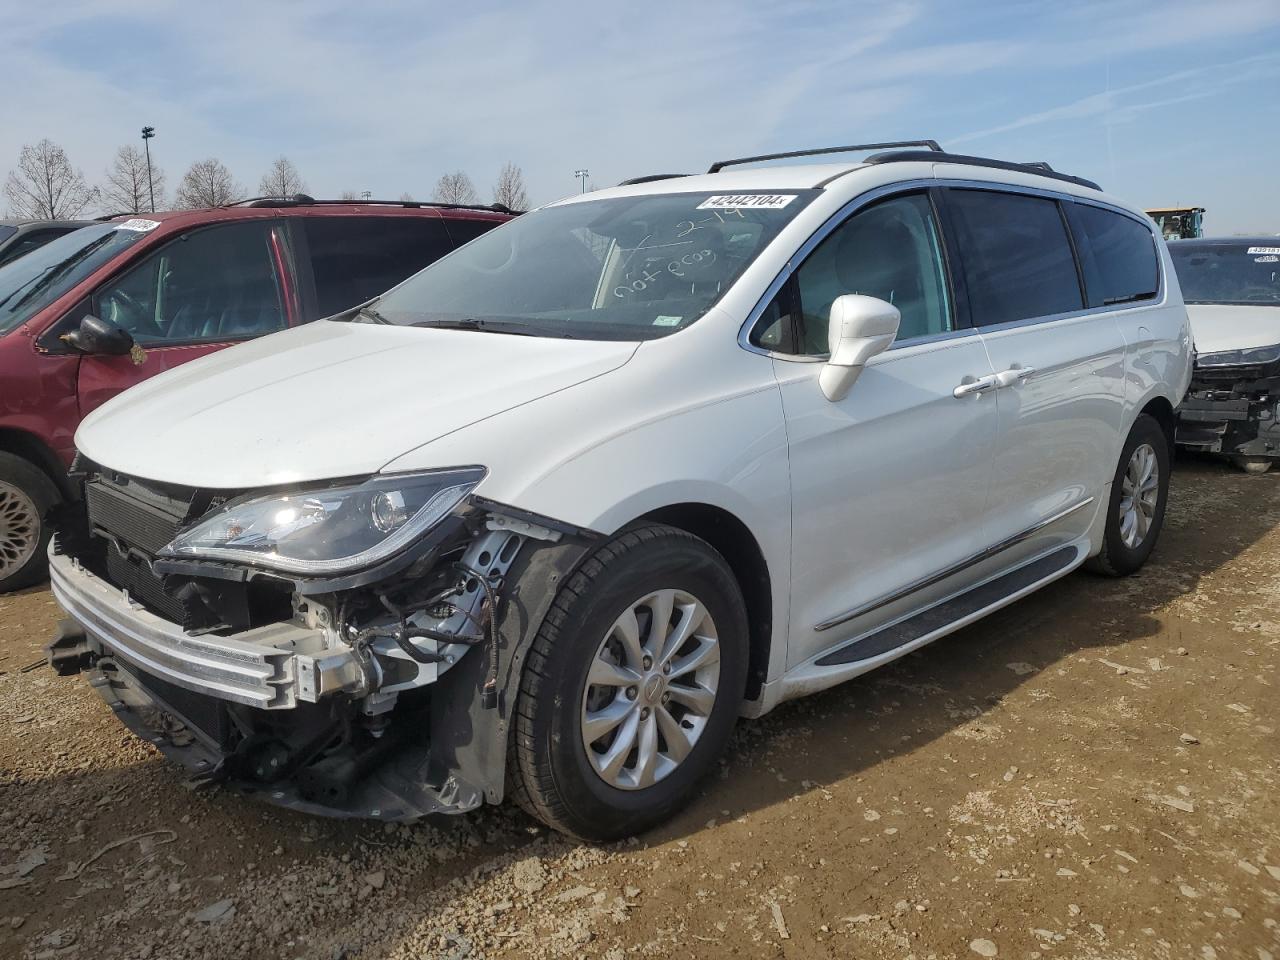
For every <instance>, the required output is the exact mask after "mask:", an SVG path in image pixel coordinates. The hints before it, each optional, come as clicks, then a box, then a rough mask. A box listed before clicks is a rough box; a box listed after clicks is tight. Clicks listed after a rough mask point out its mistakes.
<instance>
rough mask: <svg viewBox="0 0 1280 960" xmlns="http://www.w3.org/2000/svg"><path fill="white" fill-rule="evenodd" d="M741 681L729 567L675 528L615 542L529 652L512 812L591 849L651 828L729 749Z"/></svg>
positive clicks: (735, 592)
mask: <svg viewBox="0 0 1280 960" xmlns="http://www.w3.org/2000/svg"><path fill="white" fill-rule="evenodd" d="M746 673H747V622H746V613H745V607H744V604H743V601H742V595H741V593H740V591H739V589H738V584H737V581H736V580H735V579H734V577H733V574H732V573H731V572H730V570H729V567H728V565H727V564H726V563H725V561H724V559H723V558H722V557H721V556H720V555H719V554H718V553H717V552H716V551H715V550H713V549H712V548H711V547H710V546H709V545H708V544H707V543H705V542H704V541H702V540H700V539H698V538H697V537H695V536H693V535H691V534H689V533H686V532H684V531H682V530H678V529H675V528H673V527H667V526H661V525H652V526H645V527H640V528H637V529H634V530H629V531H627V532H625V533H623V534H621V535H619V536H618V537H617V538H615V539H614V540H612V541H610V542H609V543H608V544H606V545H605V546H603V547H601V548H600V549H599V550H598V551H596V553H595V554H594V555H593V556H592V557H590V558H589V559H588V560H587V561H585V562H584V563H583V565H582V567H581V568H580V569H579V570H578V572H577V573H575V574H574V575H573V576H572V577H571V578H570V579H569V581H568V582H567V583H566V584H565V585H564V586H563V587H562V588H561V589H560V592H559V594H557V596H556V600H555V602H554V604H553V605H552V607H551V610H550V611H549V612H548V614H547V617H546V619H545V621H544V622H543V624H542V627H541V629H540V630H539V632H538V635H537V637H536V638H535V640H534V644H533V648H532V649H531V650H530V652H529V659H528V661H527V663H526V664H525V668H524V672H523V674H522V677H521V682H520V691H519V694H518V697H517V700H516V716H515V738H514V743H513V745H512V751H511V757H510V761H511V762H510V768H509V772H510V778H511V784H512V792H513V794H514V796H515V798H516V800H517V801H518V802H519V803H520V804H521V805H522V806H523V807H524V808H525V809H526V810H528V811H529V812H530V813H532V814H533V815H534V816H536V817H537V818H538V819H540V820H542V821H543V822H544V823H546V824H548V825H549V826H551V827H554V828H555V829H557V830H560V831H562V832H564V833H568V834H572V835H574V836H577V837H581V838H583V839H587V840H611V839H616V838H618V837H623V836H628V835H630V834H634V833H639V832H641V831H643V830H647V829H649V828H650V827H653V826H655V825H656V824H658V823H660V822H662V821H663V820H665V819H667V818H668V817H669V816H671V815H672V814H673V813H674V812H675V811H677V810H678V809H679V808H680V807H682V806H683V805H684V804H685V803H686V802H687V801H688V799H689V797H690V795H691V794H692V792H693V790H694V789H695V788H696V786H697V784H698V782H699V781H700V780H701V779H702V777H703V776H704V775H705V774H706V773H707V771H708V770H709V769H710V768H711V765H712V764H713V763H714V762H715V760H716V759H717V758H718V757H719V756H720V754H721V752H722V751H723V749H724V746H725V742H726V741H727V739H728V736H729V733H730V731H731V730H732V728H733V724H734V721H735V720H736V718H737V714H738V708H739V706H740V705H741V702H742V696H743V692H744V689H745V686H746Z"/></svg>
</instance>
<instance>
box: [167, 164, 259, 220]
mask: <svg viewBox="0 0 1280 960" xmlns="http://www.w3.org/2000/svg"><path fill="white" fill-rule="evenodd" d="M243 197H244V187H242V186H240V184H238V183H236V181H235V177H233V176H231V171H230V170H228V169H227V168H226V166H224V165H223V163H222V161H221V160H217V159H214V158H213V157H210V158H209V159H208V160H197V161H196V162H195V163H193V164H192V165H191V167H190V168H189V169H188V170H187V172H186V173H184V174H183V175H182V182H181V183H179V184H178V192H177V193H176V194H175V195H174V205H175V206H177V207H179V208H181V209H184V210H197V209H199V208H200V207H219V206H222V205H223V204H227V203H234V202H235V201H236V200H240V199H242V198H243Z"/></svg>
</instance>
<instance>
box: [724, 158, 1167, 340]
mask: <svg viewBox="0 0 1280 960" xmlns="http://www.w3.org/2000/svg"><path fill="white" fill-rule="evenodd" d="M859 169H862V168H861V167H855V168H853V169H851V170H847V171H845V173H846V174H848V173H853V172H855V171H856V170H859ZM930 187H957V188H960V189H971V190H994V191H1000V192H1004V193H1022V194H1028V195H1030V196H1037V197H1045V198H1047V199H1050V200H1059V201H1063V202H1071V203H1080V204H1085V205H1087V206H1091V207H1100V208H1102V209H1103V210H1109V211H1111V212H1112V213H1117V214H1120V215H1122V216H1125V217H1128V218H1129V219H1130V220H1133V221H1134V222H1136V223H1140V224H1142V226H1144V227H1146V228H1147V230H1148V231H1152V225H1151V224H1150V223H1148V222H1147V221H1146V220H1144V219H1142V218H1139V217H1138V216H1137V215H1135V214H1134V213H1133V211H1131V210H1126V209H1124V208H1123V207H1117V206H1115V205H1114V204H1111V203H1108V202H1107V201H1106V200H1103V199H1095V198H1093V197H1080V196H1076V195H1075V194H1073V193H1064V192H1060V191H1056V190H1046V189H1043V188H1041V187H1031V186H1026V185H1024V184H1019V183H1000V182H998V181H994V180H992V181H988V180H965V179H957V178H954V177H937V178H932V177H918V178H915V179H911V180H902V181H900V182H898V183H888V184H882V185H881V186H879V187H875V188H873V189H871V190H868V191H866V192H865V193H861V194H859V195H858V196H856V197H854V198H853V199H852V200H850V201H849V202H848V203H846V204H845V205H844V206H842V207H841V208H840V209H839V210H837V211H836V212H835V213H833V214H832V215H831V216H830V217H828V218H827V220H826V221H825V222H824V223H823V224H822V226H820V227H818V229H817V230H815V231H814V232H813V233H812V234H811V235H810V236H809V239H808V240H806V241H805V242H804V243H803V244H801V245H800V247H799V248H798V249H797V250H796V252H795V253H794V254H792V255H791V258H790V259H789V260H788V261H787V263H786V265H785V266H784V267H783V268H782V270H780V271H779V273H778V275H777V276H776V277H774V279H773V282H772V283H771V284H769V286H768V288H767V289H766V290H765V292H764V295H763V296H762V297H761V298H760V299H759V301H757V303H756V305H755V307H754V308H752V310H751V312H750V313H749V314H747V319H746V321H745V322H744V323H743V324H742V326H741V327H739V328H738V346H740V347H742V349H744V350H747V351H749V352H751V353H758V354H761V355H763V356H766V357H772V358H774V359H777V360H787V361H790V362H792V363H813V362H815V361H820V362H825V361H826V357H814V356H806V355H801V354H795V353H781V352H779V351H776V350H769V349H767V348H765V347H759V346H756V345H755V344H753V343H752V342H751V332H752V331H753V330H754V329H755V326H756V323H757V322H759V320H760V316H761V315H762V314H763V313H764V312H765V310H767V309H768V307H769V304H770V303H772V302H773V298H774V297H776V296H777V295H778V291H779V290H781V289H782V287H783V284H785V283H786V282H787V281H788V280H790V279H791V274H792V273H794V272H795V271H796V269H797V268H798V267H799V266H800V264H801V263H803V262H804V260H805V258H806V257H808V256H809V254H810V253H812V252H813V249H814V248H815V247H816V246H818V244H820V243H821V242H822V241H823V240H825V239H826V238H827V236H828V235H830V234H831V233H832V232H834V231H835V230H836V228H837V227H839V226H840V225H841V224H843V223H844V222H845V220H847V219H848V218H849V217H851V216H852V215H853V214H854V213H856V212H857V211H858V210H860V209H861V208H862V207H865V206H868V205H869V204H872V203H874V202H875V201H877V200H882V199H884V198H885V197H889V196H892V195H894V194H898V193H911V192H914V191H917V190H922V189H928V188H930ZM1152 236H1153V237H1154V236H1155V233H1154V232H1153V231H1152ZM1156 249H1157V256H1156V270H1157V272H1158V273H1159V289H1158V290H1157V292H1156V295H1155V296H1154V297H1152V298H1150V299H1147V300H1136V301H1134V302H1132V303H1116V304H1110V305H1104V306H1101V307H1084V308H1083V309H1080V310H1073V311H1071V312H1070V313H1061V314H1054V315H1052V316H1047V317H1029V318H1027V319H1024V320H1013V321H1010V322H1009V323H1003V324H999V325H995V326H988V327H957V328H956V329H954V330H947V331H943V332H942V333H936V334H932V335H928V336H923V337H913V338H911V339H910V340H902V341H898V342H896V343H893V344H890V346H889V349H888V350H886V351H885V353H892V352H893V351H894V350H897V349H899V348H901V347H907V346H914V345H916V344H920V343H929V342H931V341H933V340H944V339H950V338H951V337H954V336H957V335H970V334H974V333H977V332H978V330H981V331H982V332H983V333H991V332H995V331H998V330H1007V329H1013V328H1016V327H1023V326H1030V325H1033V324H1038V323H1051V322H1054V321H1057V320H1065V319H1068V318H1075V317H1087V316H1092V315H1095V314H1101V313H1118V312H1121V311H1125V310H1140V309H1143V308H1150V307H1162V306H1165V305H1166V301H1167V300H1168V292H1169V291H1168V285H1167V283H1166V282H1165V279H1166V278H1165V269H1164V259H1163V258H1162V257H1161V256H1160V255H1159V246H1157V248H1156Z"/></svg>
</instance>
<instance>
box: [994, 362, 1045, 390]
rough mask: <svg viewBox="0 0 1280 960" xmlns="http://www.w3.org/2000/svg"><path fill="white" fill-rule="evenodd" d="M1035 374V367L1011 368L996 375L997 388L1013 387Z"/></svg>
mask: <svg viewBox="0 0 1280 960" xmlns="http://www.w3.org/2000/svg"><path fill="white" fill-rule="evenodd" d="M1035 372H1036V368H1035V367H1010V368H1009V369H1008V370H1001V371H1000V372H999V373H997V374H996V375H995V381H996V386H997V387H1000V388H1004V387H1012V386H1013V385H1014V384H1015V383H1018V382H1019V381H1020V380H1026V379H1027V378H1028V377H1030V376H1031V375H1032V374H1034V373H1035Z"/></svg>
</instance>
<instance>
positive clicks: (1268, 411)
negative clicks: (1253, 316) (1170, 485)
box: [1177, 346, 1280, 459]
mask: <svg viewBox="0 0 1280 960" xmlns="http://www.w3.org/2000/svg"><path fill="white" fill-rule="evenodd" d="M1177 442H1178V444H1179V445H1180V446H1183V447H1186V448H1188V449H1192V450H1199V451H1203V452H1205V453H1220V454H1225V455H1227V456H1231V457H1237V458H1246V459H1252V458H1274V457H1280V346H1276V347H1264V348H1261V349H1256V350H1241V351H1231V352H1229V353H1210V354H1203V355H1201V356H1198V357H1197V358H1196V364H1195V370H1194V372H1193V374H1192V379H1191V387H1190V389H1189V390H1188V391H1187V396H1186V398H1185V399H1184V400H1183V402H1182V404H1181V406H1180V407H1179V408H1178V430H1177Z"/></svg>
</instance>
